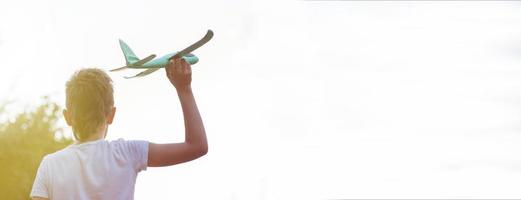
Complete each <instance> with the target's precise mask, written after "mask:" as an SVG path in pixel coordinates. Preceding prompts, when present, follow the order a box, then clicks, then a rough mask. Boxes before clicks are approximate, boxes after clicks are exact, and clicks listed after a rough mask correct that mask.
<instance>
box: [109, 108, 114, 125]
mask: <svg viewBox="0 0 521 200" xmlns="http://www.w3.org/2000/svg"><path fill="white" fill-rule="evenodd" d="M114 115H116V107H112V110H111V111H110V113H109V115H108V116H107V124H112V121H113V120H114Z"/></svg>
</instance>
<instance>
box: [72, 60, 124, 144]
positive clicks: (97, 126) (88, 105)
mask: <svg viewBox="0 0 521 200" xmlns="http://www.w3.org/2000/svg"><path fill="white" fill-rule="evenodd" d="M65 93H66V100H65V101H66V106H67V112H68V113H70V114H69V116H70V120H71V122H72V130H73V132H74V137H75V138H76V139H77V140H80V141H81V140H85V139H87V138H88V137H89V136H90V135H91V134H96V133H97V132H99V131H100V130H101V128H102V125H103V124H104V123H105V122H106V121H107V115H108V114H109V113H110V112H111V110H112V108H113V107H114V95H113V93H114V91H113V88H112V79H110V77H109V76H108V75H107V73H105V72H104V71H102V70H100V69H96V68H87V69H81V70H79V71H77V72H76V73H74V74H73V75H72V77H71V78H70V79H69V81H67V83H66V89H65Z"/></svg>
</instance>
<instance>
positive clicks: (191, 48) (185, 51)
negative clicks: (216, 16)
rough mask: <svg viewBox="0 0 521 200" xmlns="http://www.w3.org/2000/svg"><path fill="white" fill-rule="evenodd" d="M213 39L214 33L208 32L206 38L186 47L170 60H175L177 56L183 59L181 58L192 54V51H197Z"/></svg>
mask: <svg viewBox="0 0 521 200" xmlns="http://www.w3.org/2000/svg"><path fill="white" fill-rule="evenodd" d="M212 37H213V31H212V30H208V31H207V32H206V35H204V37H203V38H201V39H200V40H199V41H197V42H195V43H194V44H192V45H190V46H188V47H186V48H185V49H183V50H181V51H180V52H177V53H176V54H175V55H174V56H172V57H170V58H169V59H172V58H174V57H176V56H177V57H181V56H184V55H186V54H189V53H191V52H192V51H194V50H196V49H197V48H199V47H201V46H203V45H204V44H206V43H207V42H208V41H210V39H212Z"/></svg>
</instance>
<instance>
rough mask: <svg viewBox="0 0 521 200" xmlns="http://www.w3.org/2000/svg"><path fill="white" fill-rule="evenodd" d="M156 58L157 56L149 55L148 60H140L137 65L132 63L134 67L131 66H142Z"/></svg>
mask: <svg viewBox="0 0 521 200" xmlns="http://www.w3.org/2000/svg"><path fill="white" fill-rule="evenodd" d="M155 57H156V54H152V55H149V56H148V57H146V58H143V59H141V60H138V61H137V62H135V63H132V65H130V66H141V65H144V64H145V63H147V62H148V61H151V60H152V59H154V58H155Z"/></svg>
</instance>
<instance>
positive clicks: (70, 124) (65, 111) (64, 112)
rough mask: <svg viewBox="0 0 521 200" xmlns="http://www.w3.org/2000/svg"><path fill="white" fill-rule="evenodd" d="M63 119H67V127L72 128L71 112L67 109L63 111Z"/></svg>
mask: <svg viewBox="0 0 521 200" xmlns="http://www.w3.org/2000/svg"><path fill="white" fill-rule="evenodd" d="M63 117H64V118H65V122H67V125H69V126H72V120H71V115H70V113H69V112H67V110H66V109H63Z"/></svg>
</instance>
